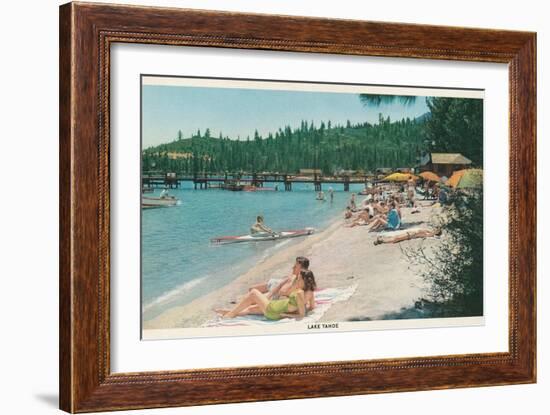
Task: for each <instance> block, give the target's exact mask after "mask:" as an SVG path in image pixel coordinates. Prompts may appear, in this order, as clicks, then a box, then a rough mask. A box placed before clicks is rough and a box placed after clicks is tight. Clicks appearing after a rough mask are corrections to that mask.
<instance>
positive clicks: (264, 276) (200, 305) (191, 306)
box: [143, 206, 438, 330]
mask: <svg viewBox="0 0 550 415" xmlns="http://www.w3.org/2000/svg"><path fill="white" fill-rule="evenodd" d="M436 211H437V209H436V208H434V207H432V206H429V207H422V208H421V212H420V213H418V214H414V215H413V214H411V213H410V212H411V209H409V208H403V209H402V212H403V224H404V225H405V226H407V227H408V228H414V227H425V226H428V224H429V223H430V222H431V220H432V216H433V215H434V213H436ZM344 224H345V220H344V219H343V218H342V217H341V212H340V213H339V216H338V217H335V218H334V220H333V221H331V223H330V224H329V225H328V226H327V227H326V228H325V229H324V230H322V231H321V232H319V233H315V234H313V235H312V236H309V237H307V238H305V239H304V240H301V241H300V242H298V243H295V244H292V245H291V246H288V247H283V248H282V249H281V250H280V251H277V252H275V253H274V254H273V255H271V256H269V257H267V258H265V259H264V260H263V261H261V262H259V263H258V264H256V265H254V266H253V267H252V268H250V269H249V270H248V271H246V272H244V273H242V274H241V275H239V276H238V277H236V278H235V279H234V280H232V281H231V282H229V283H228V284H226V285H224V286H222V287H220V288H217V289H215V290H213V291H212V292H210V293H208V294H205V295H203V296H200V297H198V298H196V299H194V300H192V301H190V302H189V303H187V304H185V305H180V306H174V307H171V308H169V309H167V310H165V311H163V312H162V313H161V314H159V315H158V316H156V317H154V318H152V319H150V320H147V321H144V322H143V329H145V330H153V329H175V328H179V329H183V328H198V327H200V326H202V325H203V324H204V323H206V322H207V321H209V320H211V319H213V318H215V313H214V312H213V309H214V308H228V307H231V306H232V305H233V304H232V302H234V301H236V300H238V299H239V298H240V297H241V296H242V295H243V294H245V293H246V292H247V291H248V288H249V287H250V286H252V285H255V284H258V283H261V282H265V281H267V280H268V279H269V278H281V277H284V276H285V275H288V273H289V272H290V269H291V267H292V265H293V263H294V260H295V258H296V257H297V256H306V257H308V258H309V259H310V262H311V265H310V269H311V270H312V271H313V272H314V274H315V277H316V281H317V284H318V288H320V289H322V288H345V287H349V286H350V285H353V284H357V289H356V291H355V293H354V294H353V295H352V296H351V297H350V298H349V299H348V300H347V301H344V302H341V303H335V304H333V305H332V306H331V307H330V308H329V309H328V310H327V311H326V313H325V314H324V315H323V316H322V318H321V319H320V321H321V322H322V321H341V322H344V321H354V320H365V319H368V320H376V319H380V318H381V317H383V316H384V315H386V314H390V313H395V312H399V311H400V310H402V309H403V308H406V307H410V306H412V305H413V304H414V301H415V300H417V299H418V298H420V297H422V295H423V292H424V288H425V286H424V282H423V280H422V278H421V277H420V275H419V274H420V272H419V271H420V270H419V268H418V267H415V269H414V270H413V269H412V266H411V264H410V263H409V262H408V260H407V259H406V257H405V256H404V254H403V252H402V250H401V247H402V246H409V247H415V246H418V244H420V243H423V244H424V245H423V246H425V247H428V248H429V247H430V246H432V245H433V244H434V243H436V241H437V240H438V239H436V238H428V239H425V240H421V239H417V240H411V241H406V242H402V243H399V244H382V245H378V246H374V244H373V242H374V240H375V239H376V237H377V236H378V235H380V233H379V232H373V233H369V232H367V229H366V228H365V227H364V226H357V227H354V228H348V227H345V226H344ZM399 232H403V231H394V232H384V234H385V235H390V234H393V233H395V234H397V233H399Z"/></svg>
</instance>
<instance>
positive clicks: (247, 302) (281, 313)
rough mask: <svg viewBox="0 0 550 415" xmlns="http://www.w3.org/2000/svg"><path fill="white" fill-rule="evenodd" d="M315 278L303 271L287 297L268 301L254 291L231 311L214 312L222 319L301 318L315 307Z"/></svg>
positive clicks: (258, 292) (309, 272)
mask: <svg viewBox="0 0 550 415" xmlns="http://www.w3.org/2000/svg"><path fill="white" fill-rule="evenodd" d="M315 288H316V284H315V276H314V275H313V272H311V271H309V270H303V271H301V272H300V274H299V275H298V278H296V280H295V282H294V283H293V285H292V289H291V292H290V294H289V295H288V297H285V298H281V299H279V300H270V299H269V298H267V296H266V295H265V294H263V293H261V292H260V291H258V290H256V289H252V290H250V291H249V292H248V294H247V295H246V296H245V297H244V298H243V299H242V300H241V301H240V302H239V304H237V305H236V306H235V307H233V308H232V309H231V310H215V311H216V312H217V313H218V314H220V315H221V316H222V317H223V318H235V317H237V316H242V315H247V314H263V315H264V316H265V317H266V318H267V319H269V320H280V319H282V318H299V319H300V318H303V317H304V316H305V315H306V312H307V311H309V310H312V309H313V308H314V307H315V297H314V294H313V292H314V290H315Z"/></svg>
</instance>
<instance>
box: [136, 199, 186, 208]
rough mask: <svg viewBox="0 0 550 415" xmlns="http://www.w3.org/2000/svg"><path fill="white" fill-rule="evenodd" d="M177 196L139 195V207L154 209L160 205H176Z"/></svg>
mask: <svg viewBox="0 0 550 415" xmlns="http://www.w3.org/2000/svg"><path fill="white" fill-rule="evenodd" d="M178 200H179V199H178V198H177V197H174V196H166V197H145V196H142V197H141V207H142V208H143V209H154V208H161V207H170V206H176V205H177V204H178Z"/></svg>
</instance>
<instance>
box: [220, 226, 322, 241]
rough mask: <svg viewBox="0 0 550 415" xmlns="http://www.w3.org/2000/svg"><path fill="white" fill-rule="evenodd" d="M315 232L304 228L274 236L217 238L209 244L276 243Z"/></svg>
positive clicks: (312, 229)
mask: <svg viewBox="0 0 550 415" xmlns="http://www.w3.org/2000/svg"><path fill="white" fill-rule="evenodd" d="M314 232H315V229H314V228H305V229H298V230H289V231H281V232H277V233H275V234H274V235H266V234H263V235H257V236H253V235H241V236H218V237H217V238H212V239H211V240H210V242H212V243H214V244H234V243H239V242H260V241H277V240H279V239H288V238H297V237H300V236H309V235H312V234H313V233H314Z"/></svg>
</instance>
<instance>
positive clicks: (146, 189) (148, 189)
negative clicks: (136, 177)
mask: <svg viewBox="0 0 550 415" xmlns="http://www.w3.org/2000/svg"><path fill="white" fill-rule="evenodd" d="M154 191H155V189H153V188H152V187H143V188H142V189H141V193H154Z"/></svg>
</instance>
